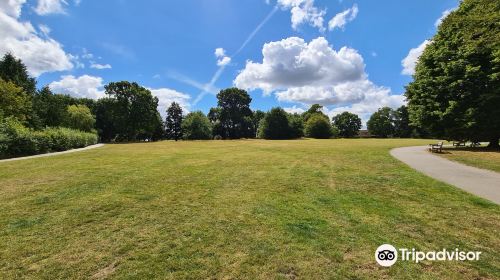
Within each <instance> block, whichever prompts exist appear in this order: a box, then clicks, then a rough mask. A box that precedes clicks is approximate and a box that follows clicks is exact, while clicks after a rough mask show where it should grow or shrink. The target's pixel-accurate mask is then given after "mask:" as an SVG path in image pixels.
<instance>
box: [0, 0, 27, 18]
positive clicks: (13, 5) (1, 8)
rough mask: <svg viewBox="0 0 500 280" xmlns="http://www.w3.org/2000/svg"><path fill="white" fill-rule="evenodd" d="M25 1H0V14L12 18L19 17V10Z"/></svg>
mask: <svg viewBox="0 0 500 280" xmlns="http://www.w3.org/2000/svg"><path fill="white" fill-rule="evenodd" d="M24 3H26V0H2V1H0V12H3V13H4V14H6V15H9V16H11V17H14V18H18V17H19V16H20V15H21V8H22V6H23V4H24Z"/></svg>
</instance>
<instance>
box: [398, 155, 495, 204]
mask: <svg viewBox="0 0 500 280" xmlns="http://www.w3.org/2000/svg"><path fill="white" fill-rule="evenodd" d="M391 155H392V156H393V157H395V158H397V159H399V160H400V161H402V162H404V163H406V164H407V165H409V166H410V167H412V168H414V169H416V170H418V171H420V172H422V173H424V174H425V175H427V176H430V177H432V178H434V179H437V180H439V181H442V182H445V183H448V184H450V185H453V186H456V187H458V188H461V189H462V190H465V191H467V192H470V193H473V194H475V195H477V196H480V197H482V198H485V199H488V200H490V201H493V202H495V203H497V204H500V173H497V172H494V171H489V170H484V169H479V168H476V167H472V166H468V165H464V164H461V163H458V162H454V161H450V160H447V159H445V158H442V157H440V156H437V155H433V154H431V153H430V152H428V151H427V147H426V146H417V147H403V148H396V149H392V150H391Z"/></svg>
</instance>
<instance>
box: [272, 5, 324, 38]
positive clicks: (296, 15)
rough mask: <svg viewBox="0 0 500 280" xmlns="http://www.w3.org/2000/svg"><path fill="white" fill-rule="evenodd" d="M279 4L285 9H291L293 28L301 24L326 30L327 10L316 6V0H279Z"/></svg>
mask: <svg viewBox="0 0 500 280" xmlns="http://www.w3.org/2000/svg"><path fill="white" fill-rule="evenodd" d="M278 5H279V6H280V7H282V8H283V9H289V10H290V13H291V14H292V18H291V21H292V28H293V29H295V30H296V29H297V28H298V27H299V26H300V25H301V24H304V23H308V24H309V25H311V26H313V27H316V28H318V29H319V30H320V31H321V32H323V31H325V26H324V16H325V14H326V10H321V9H319V8H317V7H316V6H314V0H278Z"/></svg>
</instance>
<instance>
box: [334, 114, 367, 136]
mask: <svg viewBox="0 0 500 280" xmlns="http://www.w3.org/2000/svg"><path fill="white" fill-rule="evenodd" d="M332 120H333V125H334V126H335V127H336V128H337V129H338V132H339V136H340V137H344V138H351V137H355V136H357V135H358V133H359V130H360V129H361V118H360V117H358V115H356V114H353V113H349V112H343V113H342V114H338V115H336V116H334V117H333V118H332Z"/></svg>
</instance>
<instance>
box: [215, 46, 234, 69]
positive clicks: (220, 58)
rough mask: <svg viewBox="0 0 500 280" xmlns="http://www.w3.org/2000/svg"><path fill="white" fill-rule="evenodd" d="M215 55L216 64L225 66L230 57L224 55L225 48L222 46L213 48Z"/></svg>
mask: <svg viewBox="0 0 500 280" xmlns="http://www.w3.org/2000/svg"><path fill="white" fill-rule="evenodd" d="M215 57H216V58H217V66H226V65H228V64H229V63H230V62H231V58H230V57H229V56H227V55H226V50H224V49H223V48H217V49H215Z"/></svg>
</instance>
